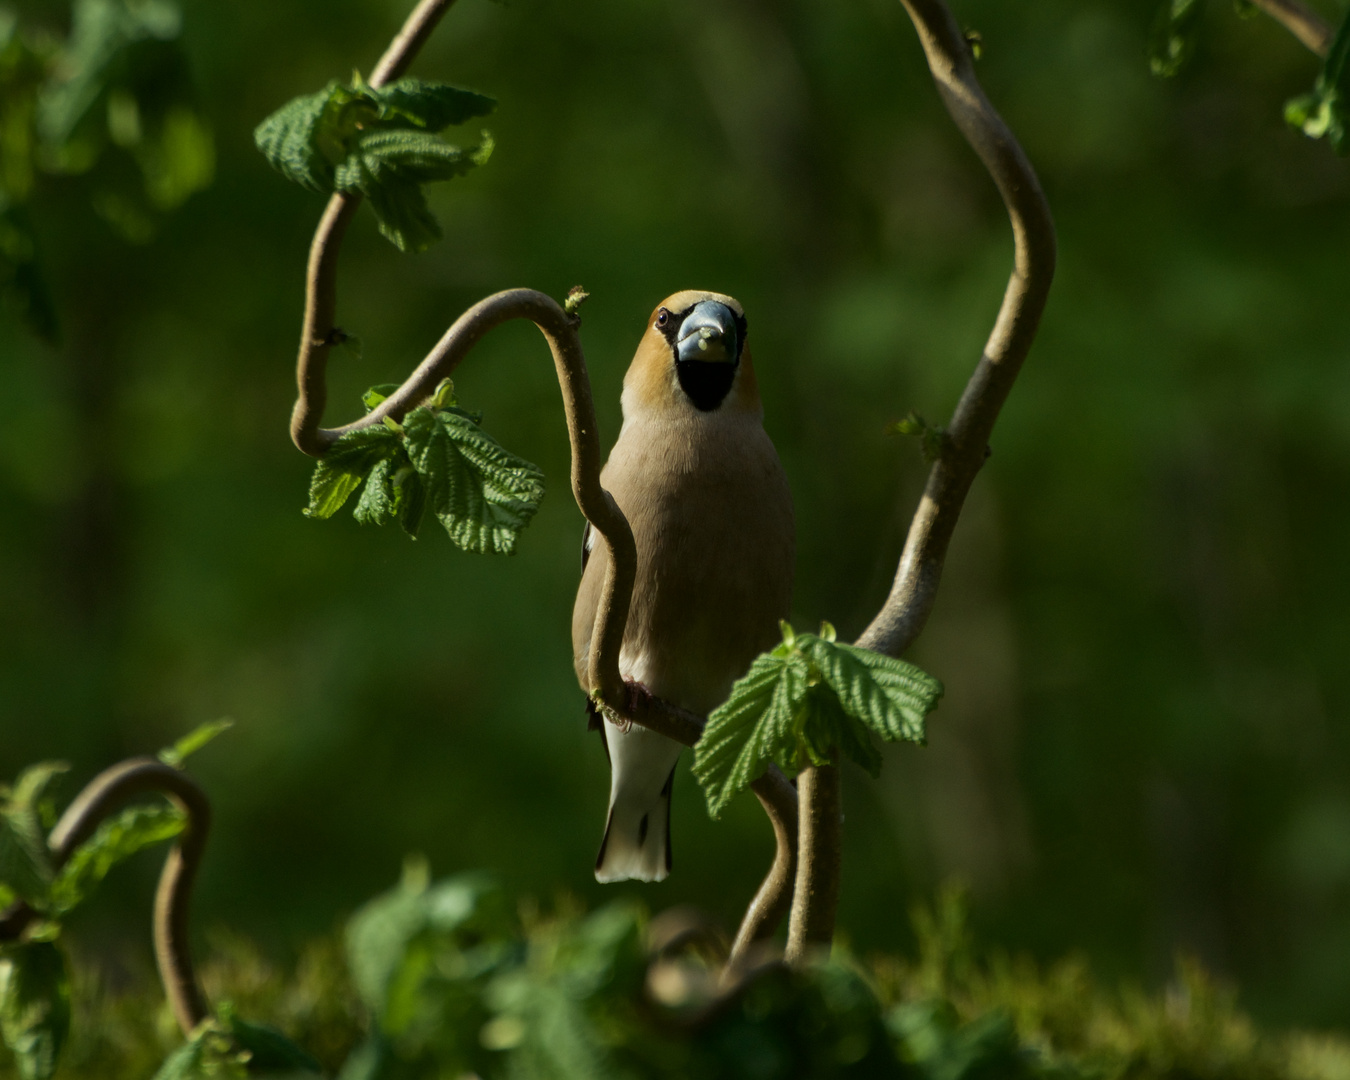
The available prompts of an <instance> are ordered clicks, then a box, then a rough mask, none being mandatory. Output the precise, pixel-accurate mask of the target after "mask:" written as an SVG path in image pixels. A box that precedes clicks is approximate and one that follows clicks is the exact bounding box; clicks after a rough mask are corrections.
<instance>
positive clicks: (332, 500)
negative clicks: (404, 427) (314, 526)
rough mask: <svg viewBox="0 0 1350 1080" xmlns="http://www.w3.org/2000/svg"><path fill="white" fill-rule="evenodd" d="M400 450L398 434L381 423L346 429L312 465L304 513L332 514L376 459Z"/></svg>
mask: <svg viewBox="0 0 1350 1080" xmlns="http://www.w3.org/2000/svg"><path fill="white" fill-rule="evenodd" d="M402 452H403V450H402V446H401V445H400V442H399V435H398V433H397V432H396V431H393V430H391V429H390V428H388V427H385V426H384V425H383V424H380V425H378V426H376V427H368V428H360V429H358V430H356V431H349V432H348V433H347V434H346V435H343V436H342V438H340V439H338V441H337V442H335V443H334V444H333V445H332V446H330V447H329V448H328V450H327V452H326V453H325V454H324V455H323V457H321V458H320V459H319V463H318V464H317V465H315V466H314V475H313V477H312V478H311V479H310V482H309V506H308V507H307V508H306V509H305V514H306V515H307V516H308V517H317V518H328V517H332V516H333V515H334V514H335V513H337V512H338V510H339V509H341V508H342V504H343V503H345V502H346V501H347V498H348V496H350V495H351V493H352V492H353V491H355V490H356V489H357V488H358V487H360V486H361V481H362V480H364V479H365V478H366V476H367V475H368V474H369V473H370V471H371V470H372V469H373V468H374V467H375V466H376V465H377V464H378V463H379V462H381V461H383V460H385V459H387V458H393V457H398V456H399V455H401V454H402Z"/></svg>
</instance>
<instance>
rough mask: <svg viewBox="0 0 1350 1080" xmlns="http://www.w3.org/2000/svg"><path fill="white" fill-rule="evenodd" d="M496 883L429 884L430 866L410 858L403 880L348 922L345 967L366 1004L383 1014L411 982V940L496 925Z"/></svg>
mask: <svg viewBox="0 0 1350 1080" xmlns="http://www.w3.org/2000/svg"><path fill="white" fill-rule="evenodd" d="M496 894H497V887H496V885H495V884H494V883H493V882H492V880H491V879H490V878H488V877H486V876H484V875H481V874H462V875H459V876H456V877H452V878H447V879H446V880H444V881H440V882H437V883H436V884H435V885H429V884H428V883H427V874H426V864H425V863H422V862H418V861H415V860H410V862H409V865H408V866H407V867H406V868H405V871H404V875H403V880H402V881H401V882H400V884H399V885H398V886H397V887H396V888H394V889H393V890H391V891H390V892H387V893H385V894H384V895H383V896H379V897H376V898H375V899H374V900H372V901H371V902H370V903H368V904H366V906H365V907H363V908H361V910H359V911H358V912H357V913H356V914H355V915H353V916H352V919H351V922H350V923H349V924H348V926H347V966H348V968H349V969H350V970H351V973H352V982H353V983H354V984H355V986H356V991H357V993H358V994H359V995H360V996H361V1000H362V1001H363V1002H364V1003H365V1005H366V1007H367V1008H368V1009H370V1010H371V1012H372V1013H374V1014H375V1015H376V1016H377V1017H382V1016H384V1014H385V1012H386V1011H387V1010H388V1008H389V1006H390V1003H391V996H392V995H393V994H394V992H395V991H396V990H397V988H398V987H399V985H400V984H401V983H406V982H407V978H406V976H407V972H406V970H405V969H406V968H407V965H408V964H409V962H410V960H415V959H416V958H414V957H411V956H410V949H411V947H412V945H413V943H414V942H415V941H416V940H418V939H419V938H421V937H422V936H423V935H425V934H427V933H436V934H440V935H455V934H457V933H459V932H461V931H481V930H482V929H483V928H484V927H485V926H489V925H494V924H495V922H496V920H497V918H498V916H497V913H496V911H495V909H494V905H493V904H491V903H488V900H489V898H492V897H495V896H496Z"/></svg>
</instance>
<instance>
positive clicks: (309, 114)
mask: <svg viewBox="0 0 1350 1080" xmlns="http://www.w3.org/2000/svg"><path fill="white" fill-rule="evenodd" d="M337 86H338V83H337V80H336V79H335V80H333V81H332V82H330V83H329V84H328V85H327V86H326V87H325V88H324V89H322V90H320V91H319V92H318V93H315V94H303V95H301V96H300V97H297V98H292V99H291V100H290V101H288V102H287V103H286V104H285V105H283V106H282V107H281V108H279V109H278V110H277V111H276V112H274V113H273V114H272V115H271V116H269V117H268V118H267V119H266V120H264V121H263V122H262V123H261V124H259V125H258V126H257V127H256V128H254V129H253V142H254V145H256V146H257V147H258V149H259V150H261V151H262V153H263V156H264V157H265V158H267V160H268V162H269V163H270V164H271V166H272V168H274V169H276V170H277V171H278V172H280V173H281V174H282V175H283V176H284V177H286V179H288V180H294V181H295V182H296V183H297V184H299V185H300V186H301V187H304V188H308V189H309V190H310V191H317V192H319V193H321V194H325V195H326V194H330V193H331V192H332V190H333V165H334V164H335V163H334V162H332V161H329V160H328V158H327V157H326V156H325V155H324V153H323V152H322V151H321V150H320V149H319V142H318V138H317V135H318V129H319V124H320V121H321V120H322V119H323V117H324V113H325V112H326V111H327V110H328V103H329V99H330V98H331V97H332V95H333V91H334V90H335V89H336V88H337ZM344 156H345V155H344ZM339 160H341V158H339Z"/></svg>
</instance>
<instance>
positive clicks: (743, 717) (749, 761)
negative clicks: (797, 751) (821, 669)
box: [694, 653, 806, 818]
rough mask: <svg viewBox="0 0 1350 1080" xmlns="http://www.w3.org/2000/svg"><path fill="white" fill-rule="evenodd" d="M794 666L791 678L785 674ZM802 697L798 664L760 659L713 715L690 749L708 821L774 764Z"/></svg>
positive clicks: (774, 658)
mask: <svg viewBox="0 0 1350 1080" xmlns="http://www.w3.org/2000/svg"><path fill="white" fill-rule="evenodd" d="M794 665H795V667H796V669H797V670H796V672H795V673H794V672H793V671H792V670H790V669H791V668H793V666H794ZM805 694H806V677H805V671H804V665H803V664H801V662H800V660H799V659H797V658H793V657H786V656H777V655H775V654H774V653H764V654H762V655H760V656H757V657H756V658H755V661H754V663H752V664H751V665H750V670H749V671H748V672H746V674H745V676H744V677H743V678H741V679H739V680H738V681H737V682H736V685H735V686H734V687H732V691H731V696H730V697H729V698H728V699H727V700H726V702H724V703H723V704H722V705H719V706H718V707H717V708H716V709H714V710H713V712H712V714H711V715H710V716H709V717H708V723H707V726H706V727H705V728H704V729H703V735H702V737H701V738H700V739H699V741H698V745H697V746H695V747H694V776H695V777H696V778H697V779H698V782H699V783H700V784H701V785H702V786H703V790H704V794H705V795H706V796H707V799H708V813H710V814H711V815H712V816H713V817H715V818H716V817H721V815H722V811H723V810H725V809H726V806H727V803H729V802H730V801H731V797H732V796H733V795H735V794H736V792H738V791H742V790H744V789H745V788H746V787H748V786H749V785H750V783H751V782H752V781H753V780H754V779H755V778H756V777H757V776H759V774H760V772H761V771H762V770H763V768H764V766H765V764H766V763H767V762H768V761H771V760H773V747H774V746H775V745H777V744H778V743H780V742H782V741H783V739H784V737H785V735H787V734H788V733H790V732H791V730H792V722H793V717H794V716H795V715H796V713H797V711H798V709H799V708H800V706H801V701H802V699H803V698H804V697H805Z"/></svg>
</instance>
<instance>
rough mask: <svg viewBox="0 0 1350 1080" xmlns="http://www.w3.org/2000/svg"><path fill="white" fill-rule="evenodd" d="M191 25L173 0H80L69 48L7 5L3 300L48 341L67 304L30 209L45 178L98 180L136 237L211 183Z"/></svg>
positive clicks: (2, 57)
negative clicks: (46, 271)
mask: <svg viewBox="0 0 1350 1080" xmlns="http://www.w3.org/2000/svg"><path fill="white" fill-rule="evenodd" d="M181 23H182V19H181V15H180V12H179V9H178V7H177V6H176V5H174V4H172V3H169V2H167V0H139V2H133V0H76V2H75V4H74V7H73V10H72V17H71V24H72V25H71V32H70V37H69V39H68V40H67V41H65V42H64V43H61V42H59V41H58V40H57V39H55V38H53V37H51V36H50V35H48V34H42V33H38V32H36V31H32V30H30V29H29V28H27V27H24V26H21V25H20V23H19V20H18V18H17V16H16V15H15V13H14V12H13V11H12V10H11V9H10V8H8V7H0V148H3V149H2V151H0V295H3V296H4V298H5V300H6V301H7V302H8V303H9V304H10V306H12V307H14V308H15V309H16V310H17V311H18V314H19V316H20V317H21V318H22V319H23V321H24V322H25V323H26V324H27V325H28V326H29V328H30V329H31V330H33V331H34V332H36V333H37V334H39V335H40V336H41V337H43V338H46V339H47V340H49V341H53V342H54V341H55V340H56V337H57V329H58V328H57V316H56V309H55V306H54V304H53V302H52V298H51V293H50V290H49V288H48V286H47V283H46V281H45V279H44V278H43V275H42V271H41V265H40V260H39V257H38V242H37V238H36V237H35V235H34V232H33V228H32V224H31V220H30V218H29V216H28V214H27V212H26V204H27V203H28V202H29V201H30V198H31V196H32V194H33V192H34V189H35V186H36V184H37V181H38V178H39V176H41V175H44V174H45V175H49V176H59V175H66V176H74V175H84V174H87V176H88V179H87V181H86V185H85V186H86V187H87V191H88V196H89V199H90V202H91V203H92V205H93V206H94V209H95V210H96V211H97V212H98V213H99V214H100V215H101V216H102V217H103V218H104V219H105V220H106V221H107V222H108V223H109V224H110V225H112V226H113V228H114V229H116V230H117V231H118V232H119V233H121V234H122V235H123V237H125V238H126V239H128V240H131V241H133V242H143V241H146V240H149V239H150V238H151V237H152V236H153V235H154V234H155V232H156V231H157V229H158V228H159V225H160V223H161V221H162V220H163V218H164V216H165V215H166V214H167V213H169V212H170V211H172V210H174V209H176V208H177V207H178V206H180V205H181V204H182V203H183V202H184V201H185V200H186V199H187V198H188V197H189V196H190V195H192V194H193V193H194V192H197V191H200V190H201V189H202V188H204V187H206V186H207V185H208V184H210V183H211V179H212V177H213V175H214V171H215V147H214V142H213V140H212V137H211V133H210V131H209V129H208V128H207V126H206V124H205V121H204V120H203V119H202V117H201V115H200V113H199V112H198V111H197V109H196V107H195V105H194V102H193V94H192V87H191V80H190V78H189V76H188V71H187V65H186V61H185V59H184V56H183V53H182V50H181V48H180V47H179V45H178V40H177V39H178V37H179V34H180V31H181ZM127 166H130V167H129V168H128V167H127Z"/></svg>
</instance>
